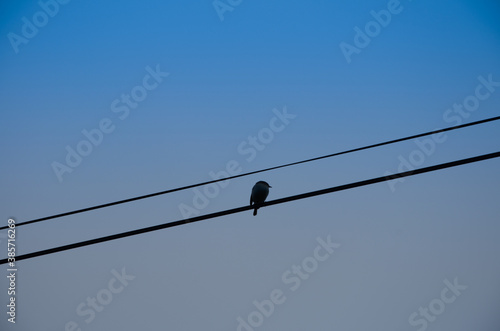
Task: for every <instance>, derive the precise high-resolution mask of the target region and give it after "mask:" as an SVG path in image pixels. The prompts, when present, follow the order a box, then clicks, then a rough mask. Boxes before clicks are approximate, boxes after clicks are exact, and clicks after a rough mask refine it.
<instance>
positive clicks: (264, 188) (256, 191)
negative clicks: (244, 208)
mask: <svg viewBox="0 0 500 331" xmlns="http://www.w3.org/2000/svg"><path fill="white" fill-rule="evenodd" d="M270 187H271V185H269V184H268V183H266V182H265V181H263V180H261V181H258V182H257V183H255V185H254V186H253V188H252V194H251V195H250V206H252V205H254V206H255V209H254V210H253V216H256V215H257V209H259V207H260V206H258V205H260V204H261V203H263V202H264V201H266V198H267V195H268V194H269V188H270Z"/></svg>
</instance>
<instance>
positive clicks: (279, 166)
mask: <svg viewBox="0 0 500 331" xmlns="http://www.w3.org/2000/svg"><path fill="white" fill-rule="evenodd" d="M499 119H500V116H495V117H491V118H487V119H483V120H479V121H475V122H471V123H466V124H461V125H456V126H451V127H448V128H444V129H439V130H433V131H429V132H425V133H420V134H416V135H412V136H408V137H404V138H399V139H394V140H389V141H385V142H381V143H377V144H373V145H368V146H364V147H358V148H354V149H350V150H346V151H342V152H337V153H333V154H328V155H323V156H318V157H314V158H311V159H306V160H302V161H296V162H292V163H287V164H282V165H278V166H274V167H270V168H265V169H261V170H256V171H251V172H246V173H243V174H239V175H235V176H231V177H224V178H220V179H215V180H210V181H207V182H202V183H198V184H192V185H187V186H182V187H177V188H173V189H169V190H165V191H160V192H156V193H150V194H146V195H141V196H137V197H133V198H129V199H124V200H118V201H114V202H109V203H105V204H101V205H96V206H92V207H87V208H83V209H77V210H73V211H69V212H65V213H61V214H55V215H51V216H46V217H42V218H37V219H33V220H30V221H25V222H21V223H18V224H17V225H16V227H19V226H23V225H27V224H33V223H38V222H42V221H48V220H51V219H54V218H59V217H63V216H69V215H74V214H79V213H84V212H87V211H91V210H96V209H101V208H106V207H111V206H116V205H119V204H123V203H129V202H133V201H137V200H142V199H147V198H152V197H155V196H158V195H163V194H168V193H173V192H177V191H182V190H187V189H190V188H194V187H198V186H203V185H207V184H212V183H217V182H220V181H225V180H229V179H235V178H239V177H244V176H249V175H254V174H258V173H261V172H266V171H270V170H276V169H280V168H285V167H290V166H294V165H298V164H302V163H307V162H313V161H318V160H322V159H326V158H330V157H334V156H339V155H343V154H349V153H353V152H359V151H362V150H366V149H370V148H375V147H380V146H385V145H390V144H394V143H398V142H401V141H405V140H410V139H415V138H420V137H424V136H428V135H431V134H436V133H441V132H446V131H452V130H457V129H461V128H465V127H468V126H474V125H479V124H483V123H487V122H492V121H497V120H499ZM7 228H8V226H2V227H0V230H4V229H7Z"/></svg>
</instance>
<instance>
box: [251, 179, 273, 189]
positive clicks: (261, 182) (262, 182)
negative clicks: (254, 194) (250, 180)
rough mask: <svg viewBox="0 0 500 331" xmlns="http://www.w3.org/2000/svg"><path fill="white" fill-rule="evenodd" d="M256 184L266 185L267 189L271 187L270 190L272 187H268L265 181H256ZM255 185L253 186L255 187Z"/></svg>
mask: <svg viewBox="0 0 500 331" xmlns="http://www.w3.org/2000/svg"><path fill="white" fill-rule="evenodd" d="M257 184H262V185H266V186H267V187H271V188H272V186H271V185H269V184H268V183H267V182H265V181H263V180H261V181H258V182H257ZM257 184H255V185H257Z"/></svg>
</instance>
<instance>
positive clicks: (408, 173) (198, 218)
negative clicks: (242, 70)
mask: <svg viewBox="0 0 500 331" xmlns="http://www.w3.org/2000/svg"><path fill="white" fill-rule="evenodd" d="M497 157H500V151H499V152H494V153H490V154H484V155H479V156H475V157H470V158H467V159H461V160H456V161H452V162H447V163H441V164H437V165H433V166H429V167H425V168H420V169H415V170H411V171H406V172H401V173H396V174H393V175H390V176H384V177H376V178H371V179H367V180H362V181H359V182H354V183H350V184H345V185H340V186H334V187H330V188H326V189H322V190H317V191H312V192H307V193H302V194H297V195H293V196H289V197H285V198H281V199H276V200H272V201H268V202H264V203H263V204H261V205H260V207H264V206H272V205H277V204H282V203H285V202H290V201H295V200H301V199H305V198H310V197H315V196H319V195H323V194H328V193H333V192H338V191H343V190H349V189H353V188H356V187H361V186H366V185H371V184H375V183H380V182H384V181H389V180H393V179H398V178H402V177H408V176H413V175H418V174H423V173H426V172H432V171H436V170H441V169H446V168H451V167H456V166H460V165H464V164H468V163H474V162H479V161H484V160H488V159H493V158H497ZM254 208H255V206H244V207H238V208H233V209H228V210H223V211H219V212H215V213H211V214H206V215H201V216H196V217H192V218H188V219H185V220H178V221H174V222H170V223H164V224H159V225H154V226H150V227H147V228H142V229H136V230H131V231H127V232H122V233H117V234H113V235H109V236H105V237H100V238H95V239H90V240H86V241H81V242H77V243H73V244H69V245H65V246H59V247H54V248H49V249H46V250H42V251H37V252H32V253H28V254H24V255H20V256H17V257H16V258H15V260H16V261H20V260H25V259H31V258H34V257H37V256H42V255H47V254H53V253H57V252H62V251H66V250H70V249H75V248H79V247H84V246H89V245H95V244H98V243H102V242H106V241H111V240H116V239H121V238H125V237H131V236H135V235H139V234H143V233H147V232H152V231H158V230H161V229H166V228H171V227H175V226H180V225H183V224H188V223H194V222H199V221H203V220H207V219H211V218H216V217H221V216H225V215H231V214H236V213H241V212H243V211H246V210H249V209H254ZM7 262H8V259H3V260H0V264H5V263H7Z"/></svg>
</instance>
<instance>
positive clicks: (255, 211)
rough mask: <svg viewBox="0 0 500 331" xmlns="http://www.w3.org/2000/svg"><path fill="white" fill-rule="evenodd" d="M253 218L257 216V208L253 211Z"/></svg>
mask: <svg viewBox="0 0 500 331" xmlns="http://www.w3.org/2000/svg"><path fill="white" fill-rule="evenodd" d="M253 216H257V208H255V209H254V210H253Z"/></svg>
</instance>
